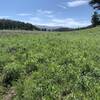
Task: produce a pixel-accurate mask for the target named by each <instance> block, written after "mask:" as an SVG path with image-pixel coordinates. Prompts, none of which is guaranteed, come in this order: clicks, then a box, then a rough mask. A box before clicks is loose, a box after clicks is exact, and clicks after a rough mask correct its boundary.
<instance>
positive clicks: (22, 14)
mask: <svg viewBox="0 0 100 100" xmlns="http://www.w3.org/2000/svg"><path fill="white" fill-rule="evenodd" d="M17 15H18V16H31V15H32V14H29V13H20V14H17Z"/></svg>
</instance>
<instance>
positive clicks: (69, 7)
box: [0, 0, 93, 28]
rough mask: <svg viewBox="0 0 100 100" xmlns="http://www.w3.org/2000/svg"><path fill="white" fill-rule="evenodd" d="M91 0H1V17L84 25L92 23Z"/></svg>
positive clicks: (43, 23)
mask: <svg viewBox="0 0 100 100" xmlns="http://www.w3.org/2000/svg"><path fill="white" fill-rule="evenodd" d="M88 2H89V0H0V18H1V19H2V18H4V19H13V20H19V21H24V22H28V23H32V24H34V25H47V26H63V27H73V28H74V27H83V26H87V25H90V24H91V16H92V14H93V9H92V8H91V7H90V6H89V5H88Z"/></svg>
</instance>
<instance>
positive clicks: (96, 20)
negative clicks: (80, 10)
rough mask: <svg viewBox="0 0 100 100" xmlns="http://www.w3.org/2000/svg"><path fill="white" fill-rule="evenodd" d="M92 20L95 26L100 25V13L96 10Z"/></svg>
mask: <svg viewBox="0 0 100 100" xmlns="http://www.w3.org/2000/svg"><path fill="white" fill-rule="evenodd" d="M91 22H92V25H93V26H97V25H100V18H99V15H98V13H97V12H96V11H95V12H94V14H93V16H92V20H91Z"/></svg>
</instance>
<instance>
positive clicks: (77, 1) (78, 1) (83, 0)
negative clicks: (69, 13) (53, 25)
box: [67, 0, 89, 7]
mask: <svg viewBox="0 0 100 100" xmlns="http://www.w3.org/2000/svg"><path fill="white" fill-rule="evenodd" d="M88 2H89V0H73V1H69V2H67V6H68V7H77V6H81V5H86V4H87V3H88Z"/></svg>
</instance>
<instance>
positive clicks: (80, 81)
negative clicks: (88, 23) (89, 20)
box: [0, 27, 100, 100]
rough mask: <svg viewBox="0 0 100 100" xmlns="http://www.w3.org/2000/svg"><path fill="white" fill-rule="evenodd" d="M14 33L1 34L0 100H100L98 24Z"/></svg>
mask: <svg viewBox="0 0 100 100" xmlns="http://www.w3.org/2000/svg"><path fill="white" fill-rule="evenodd" d="M9 33H10V34H9ZM13 33H14V32H12V31H11V32H10V31H9V32H8V34H7V32H5V31H4V32H3V33H2V32H1V35H0V100H100V27H97V28H94V29H87V30H81V31H73V32H62V33H60V32H58V33H52V32H51V33H43V32H42V34H41V32H34V33H33V34H32V32H27V33H28V34H24V32H23V34H18V33H20V32H16V33H14V34H13ZM36 33H38V34H36ZM11 98H12V99H11Z"/></svg>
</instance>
